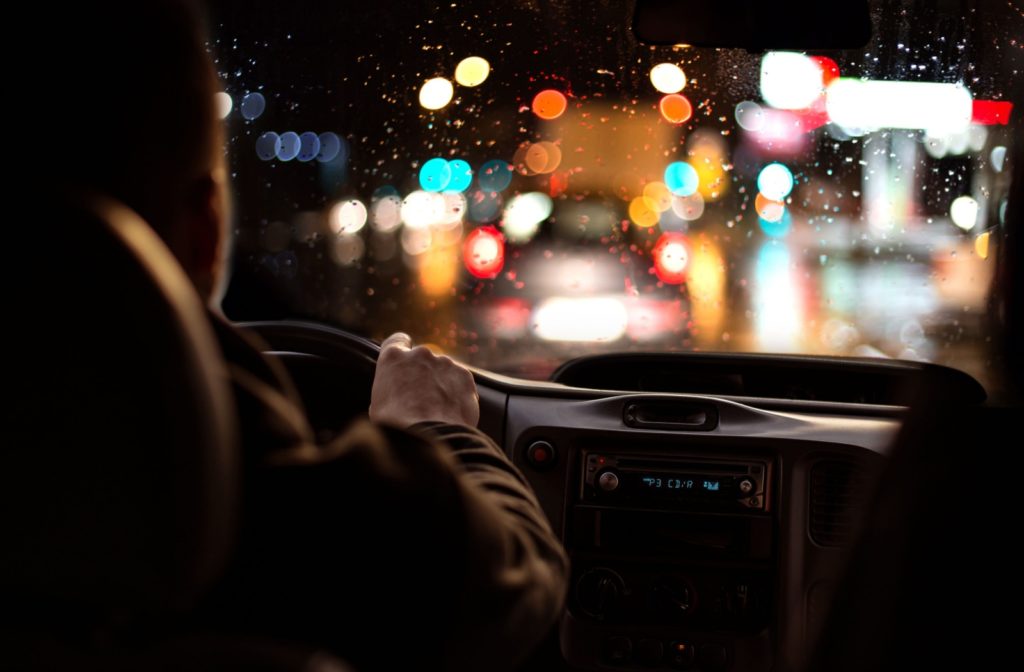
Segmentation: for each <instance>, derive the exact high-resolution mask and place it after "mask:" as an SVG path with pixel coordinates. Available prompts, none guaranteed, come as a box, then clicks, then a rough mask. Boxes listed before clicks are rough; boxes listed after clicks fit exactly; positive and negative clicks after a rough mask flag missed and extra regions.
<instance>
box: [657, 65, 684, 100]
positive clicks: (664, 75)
mask: <svg viewBox="0 0 1024 672" xmlns="http://www.w3.org/2000/svg"><path fill="white" fill-rule="evenodd" d="M651 84H654V88H655V89H657V90H658V91H661V92H662V93H679V92H680V91H682V90H683V89H684V88H685V87H686V74H685V73H684V72H683V71H682V69H681V68H680V67H679V66H678V65H676V64H675V63H659V64H658V65H656V66H654V67H653V68H651Z"/></svg>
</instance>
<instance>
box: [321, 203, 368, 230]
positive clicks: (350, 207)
mask: <svg viewBox="0 0 1024 672" xmlns="http://www.w3.org/2000/svg"><path fill="white" fill-rule="evenodd" d="M366 214H367V213H366V206H365V205H363V202H362V201H360V200H358V199H355V198H353V199H350V200H347V201H338V202H337V203H335V204H334V205H333V206H332V207H331V210H330V212H329V213H328V215H327V224H328V226H330V227H331V231H333V232H334V233H336V234H338V235H350V234H353V233H355V232H356V231H359V230H360V229H362V228H363V226H364V225H365V224H366Z"/></svg>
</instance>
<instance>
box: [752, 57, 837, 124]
mask: <svg viewBox="0 0 1024 672" xmlns="http://www.w3.org/2000/svg"><path fill="white" fill-rule="evenodd" d="M824 90H825V84H824V79H823V77H822V71H821V66H820V65H819V64H818V63H817V62H815V61H814V60H812V59H811V58H810V57H808V56H805V55H804V54H799V53H796V52H792V51H769V52H767V53H766V54H765V55H764V56H763V57H762V58H761V97H762V98H764V101H765V102H766V103H768V104H769V105H771V106H772V107H775V108H778V109H781V110H802V109H805V108H808V107H810V106H811V105H812V104H813V103H814V101H816V100H817V99H818V98H820V97H821V95H822V93H823V92H824Z"/></svg>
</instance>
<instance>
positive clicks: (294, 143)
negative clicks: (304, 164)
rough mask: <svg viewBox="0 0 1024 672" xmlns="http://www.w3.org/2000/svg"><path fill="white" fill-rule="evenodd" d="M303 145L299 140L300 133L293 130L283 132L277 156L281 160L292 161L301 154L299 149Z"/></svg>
mask: <svg viewBox="0 0 1024 672" xmlns="http://www.w3.org/2000/svg"><path fill="white" fill-rule="evenodd" d="M301 146H302V141H301V140H299V134H298V133H295V132H293V131H288V132H287V133H282V134H281V146H280V149H278V150H277V158H278V159H280V160H281V161H291V160H292V159H294V158H295V157H296V156H298V155H299V149H300V148H301Z"/></svg>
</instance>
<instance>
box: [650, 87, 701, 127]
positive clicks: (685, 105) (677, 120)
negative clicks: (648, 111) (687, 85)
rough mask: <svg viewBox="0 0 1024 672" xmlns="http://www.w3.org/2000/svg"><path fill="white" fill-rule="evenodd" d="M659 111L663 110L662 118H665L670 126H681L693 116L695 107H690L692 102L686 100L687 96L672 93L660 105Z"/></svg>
mask: <svg viewBox="0 0 1024 672" xmlns="http://www.w3.org/2000/svg"><path fill="white" fill-rule="evenodd" d="M658 109H660V110H661V116H663V117H665V121H667V122H669V123H670V124H681V123H683V122H685V121H688V120H689V119H690V117H691V116H693V106H692V105H690V101H688V100H687V99H686V96H681V95H679V94H678V93H670V94H669V95H667V96H665V97H664V98H662V99H661V102H660V103H658Z"/></svg>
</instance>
